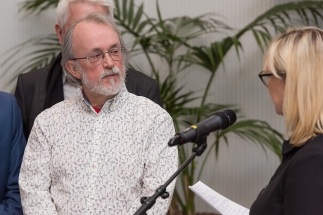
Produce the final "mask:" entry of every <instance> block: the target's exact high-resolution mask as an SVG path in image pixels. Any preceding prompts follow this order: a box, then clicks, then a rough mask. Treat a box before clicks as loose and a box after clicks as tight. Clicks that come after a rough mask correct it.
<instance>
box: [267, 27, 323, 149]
mask: <svg viewBox="0 0 323 215" xmlns="http://www.w3.org/2000/svg"><path fill="white" fill-rule="evenodd" d="M264 71H268V72H269V71H270V72H272V73H273V74H274V75H275V76H276V77H279V78H283V79H285V94H284V103H283V115H284V118H285V121H286V132H287V134H288V136H289V138H290V143H291V144H293V145H294V146H301V145H303V144H304V143H305V142H306V141H307V140H308V139H310V138H312V137H315V136H316V135H317V134H319V133H323V30H321V29H319V28H316V27H302V28H297V29H292V30H289V31H288V32H287V33H285V34H283V35H280V36H278V37H277V38H276V39H274V40H273V41H272V43H271V44H270V45H269V47H268V49H267V52H266V55H265V62H264Z"/></svg>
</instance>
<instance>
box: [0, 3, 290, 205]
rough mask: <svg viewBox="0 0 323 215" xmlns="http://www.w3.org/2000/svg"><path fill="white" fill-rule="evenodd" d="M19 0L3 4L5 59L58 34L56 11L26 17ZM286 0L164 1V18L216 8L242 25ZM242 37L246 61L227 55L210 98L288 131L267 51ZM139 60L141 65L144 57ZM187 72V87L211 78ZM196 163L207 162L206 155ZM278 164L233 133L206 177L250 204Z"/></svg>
mask: <svg viewBox="0 0 323 215" xmlns="http://www.w3.org/2000/svg"><path fill="white" fill-rule="evenodd" d="M20 2H22V0H10V1H1V3H0V10H1V11H0V16H1V18H0V29H1V34H0V44H1V45H0V47H1V48H0V57H1V58H0V62H2V59H4V58H5V56H6V55H5V53H4V52H5V51H7V50H9V49H10V48H11V47H13V46H14V45H16V44H18V43H21V42H23V41H25V40H26V39H28V38H31V37H32V36H35V35H39V34H42V33H54V23H55V19H54V11H48V12H47V13H46V14H41V16H39V17H34V16H25V15H24V14H23V13H18V12H17V10H18V4H19V3H20ZM136 2H137V3H140V2H142V0H136ZM284 2H287V0H270V1H268V0H243V1H241V0H217V1H215V0H199V1H196V0H176V1H174V0H161V1H159V4H160V8H161V11H162V14H163V16H164V17H173V16H181V15H189V16H197V15H201V14H203V13H207V12H215V13H218V14H220V15H222V16H223V21H225V22H226V23H227V24H228V25H230V26H231V27H233V28H235V29H241V28H242V27H244V26H246V25H247V24H248V23H249V22H250V21H252V20H253V19H254V18H255V17H256V16H258V15H260V14H262V13H263V12H264V11H266V10H267V9H269V8H270V7H272V6H274V5H276V4H279V3H284ZM144 3H145V11H146V12H147V13H148V14H149V15H152V16H156V5H155V1H153V0H146V1H144ZM231 35H233V33H232V34H231ZM216 39H219V38H216ZM214 40H215V38H214V37H208V36H205V37H203V40H200V41H197V43H199V44H208V43H210V42H212V41H214ZM241 41H242V44H243V46H244V53H243V54H242V57H241V60H240V61H239V60H238V58H237V57H236V55H235V53H234V51H233V52H231V53H229V55H228V56H226V59H225V63H226V71H223V69H222V68H220V70H219V71H218V73H217V76H216V80H215V82H214V83H213V85H212V96H211V97H210V98H209V101H213V102H216V103H231V104H239V105H240V107H241V108H242V110H243V111H244V113H245V115H246V116H247V117H248V118H253V119H261V120H266V121H267V122H268V123H269V124H270V125H271V126H273V127H274V128H276V129H278V130H279V131H280V132H282V133H284V121H283V119H282V118H281V117H279V116H277V115H276V114H275V110H274V106H273V104H272V102H271V99H270V96H269V94H268V92H267V89H266V88H265V87H264V86H263V84H262V83H261V82H260V80H259V78H258V76H257V74H258V73H259V71H261V70H262V53H261V51H260V50H259V48H258V47H257V45H256V43H255V41H254V39H253V36H252V35H251V34H250V33H248V34H246V35H245V36H244V37H243V38H242V40H241ZM17 60H19V59H17ZM136 63H137V64H140V61H136ZM4 72H5V71H3V67H0V90H5V91H8V89H4V88H3V84H4V82H3V81H6V79H5V77H3V73H4ZM186 74H188V75H186V76H183V78H182V80H181V83H180V84H184V83H186V86H187V87H186V88H184V89H183V90H188V88H189V87H188V86H190V87H193V89H194V87H195V88H196V89H198V87H199V86H203V84H204V83H205V80H206V79H207V78H208V76H207V73H206V71H204V70H203V69H201V68H197V67H196V69H195V70H194V71H188V72H187V73H186ZM193 80H194V81H193ZM210 142H211V140H210ZM195 161H197V162H199V161H202V158H196V160H195ZM278 165H279V160H278V158H277V157H276V156H275V155H274V154H273V153H272V152H270V151H267V154H266V153H264V151H263V150H262V149H261V148H260V147H259V146H257V145H254V144H253V143H249V142H245V141H242V140H241V139H239V138H237V137H234V136H232V137H231V138H230V142H229V145H228V146H226V145H225V144H224V143H222V145H221V147H220V153H219V157H218V158H217V160H216V159H215V158H214V157H213V158H210V159H209V162H208V164H207V167H206V168H205V169H204V174H203V176H202V178H201V181H203V182H204V183H206V184H207V185H209V186H211V187H212V188H213V189H215V190H216V191H218V192H220V193H221V194H223V195H224V196H227V197H228V198H230V199H232V200H233V201H236V202H237V203H239V204H241V205H243V206H245V207H250V206H251V204H252V202H253V201H254V199H255V198H256V196H257V195H258V192H259V191H260V190H261V189H262V188H263V187H264V186H265V185H266V184H267V183H268V181H269V179H270V177H271V176H272V174H273V173H274V171H275V169H276V168H277V166H278ZM196 202H197V208H198V211H212V209H211V208H209V207H207V205H206V204H204V203H203V202H202V201H201V200H199V199H198V198H197V200H196Z"/></svg>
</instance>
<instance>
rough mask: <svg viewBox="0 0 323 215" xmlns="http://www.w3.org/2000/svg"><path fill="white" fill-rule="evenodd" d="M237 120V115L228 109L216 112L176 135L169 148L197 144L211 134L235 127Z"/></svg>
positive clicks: (170, 141) (169, 143)
mask: <svg viewBox="0 0 323 215" xmlns="http://www.w3.org/2000/svg"><path fill="white" fill-rule="evenodd" d="M236 120H237V116H236V114H235V113H234V112H233V111H232V110H230V109H228V110H221V111H218V112H216V113H215V114H214V115H213V116H211V117H209V118H207V119H206V120H204V121H202V122H200V123H198V124H196V125H192V126H191V127H188V128H186V129H185V130H183V131H182V132H179V133H176V134H175V136H174V137H172V138H171V139H170V140H169V142H168V146H176V145H183V144H185V143H188V142H197V141H199V140H200V139H202V138H204V137H207V136H208V135H209V134H210V133H211V132H214V131H217V130H222V129H226V128H227V127H229V126H231V125H233V124H234V123H235V122H236Z"/></svg>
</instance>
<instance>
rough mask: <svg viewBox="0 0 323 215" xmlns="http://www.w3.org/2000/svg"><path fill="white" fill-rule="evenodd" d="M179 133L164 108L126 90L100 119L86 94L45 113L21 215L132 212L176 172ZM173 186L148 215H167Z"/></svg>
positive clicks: (28, 156)
mask: <svg viewBox="0 0 323 215" xmlns="http://www.w3.org/2000/svg"><path fill="white" fill-rule="evenodd" d="M174 133H175V131H174V126H173V121H172V119H171V117H170V116H169V114H168V113H167V112H166V111H165V110H164V109H162V108H161V107H160V106H159V105H157V104H155V103H154V102H152V101H150V100H149V99H146V98H144V97H139V96H136V95H133V94H131V93H128V92H127V90H126V89H124V91H123V92H121V93H119V94H118V95H117V96H115V97H114V98H113V99H110V100H108V101H107V102H106V103H105V105H104V106H103V108H102V110H101V111H100V112H99V113H98V114H97V113H96V112H95V111H94V109H93V108H92V107H91V106H90V105H89V103H88V102H87V101H86V100H85V99H83V98H82V96H78V97H76V98H74V99H70V100H65V101H63V102H60V103H59V104H57V105H55V106H53V107H52V108H50V109H47V110H45V111H43V112H42V113H41V114H40V115H39V116H38V117H37V118H36V120H35V124H34V127H33V129H32V131H31V134H30V137H29V140H28V144H27V147H26V150H25V154H24V158H23V163H22V167H21V172H20V177H19V185H20V192H21V200H22V205H23V210H24V214H25V215H29V214H30V215H37V214H41V215H52V214H60V215H63V214H64V215H65V214H71V215H74V214H75V215H87V214H88V215H92V214H107V215H108V214H111V215H117V214H120V215H130V214H134V213H135V212H136V211H137V210H138V209H139V208H140V206H141V203H140V198H141V197H143V196H151V195H153V194H154V193H155V191H156V189H157V188H158V187H159V186H160V185H163V184H164V183H165V182H166V181H167V180H168V179H169V177H170V176H171V175H172V174H173V173H174V172H175V171H176V170H177V167H178V154H177V148H176V147H168V145H167V142H168V140H169V139H170V138H171V137H172V136H173V135H174ZM174 185H175V181H174V182H173V183H171V184H170V185H169V186H168V187H167V191H169V193H170V197H169V198H168V199H166V200H164V199H161V198H158V199H157V201H156V204H155V205H154V206H153V207H152V208H151V209H150V210H148V212H147V214H154V215H159V214H161V215H164V214H166V213H167V211H168V208H169V205H170V201H171V197H172V194H173V190H174Z"/></svg>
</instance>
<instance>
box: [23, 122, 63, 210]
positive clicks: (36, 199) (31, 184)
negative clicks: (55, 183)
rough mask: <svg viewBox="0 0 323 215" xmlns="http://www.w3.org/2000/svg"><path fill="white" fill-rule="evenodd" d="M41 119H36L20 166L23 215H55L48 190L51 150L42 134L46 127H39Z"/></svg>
mask: <svg viewBox="0 0 323 215" xmlns="http://www.w3.org/2000/svg"><path fill="white" fill-rule="evenodd" d="M40 122H41V119H40V117H39V116H38V117H37V118H36V121H35V124H34V127H33V129H32V132H31V134H30V136H29V139H28V143H27V147H26V150H25V154H24V158H23V162H22V165H21V170H20V176H19V186H20V194H21V202H22V207H23V211H24V214H25V215H29V214H30V215H37V214H39V215H43V214H47V215H52V214H53V215H54V214H57V212H56V208H55V206H54V203H53V202H52V198H51V194H50V192H49V188H50V182H51V179H50V163H51V159H50V157H51V150H50V144H49V141H48V139H47V138H46V136H45V134H44V132H45V131H44V130H42V128H44V129H46V126H40V124H41V123H40Z"/></svg>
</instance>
